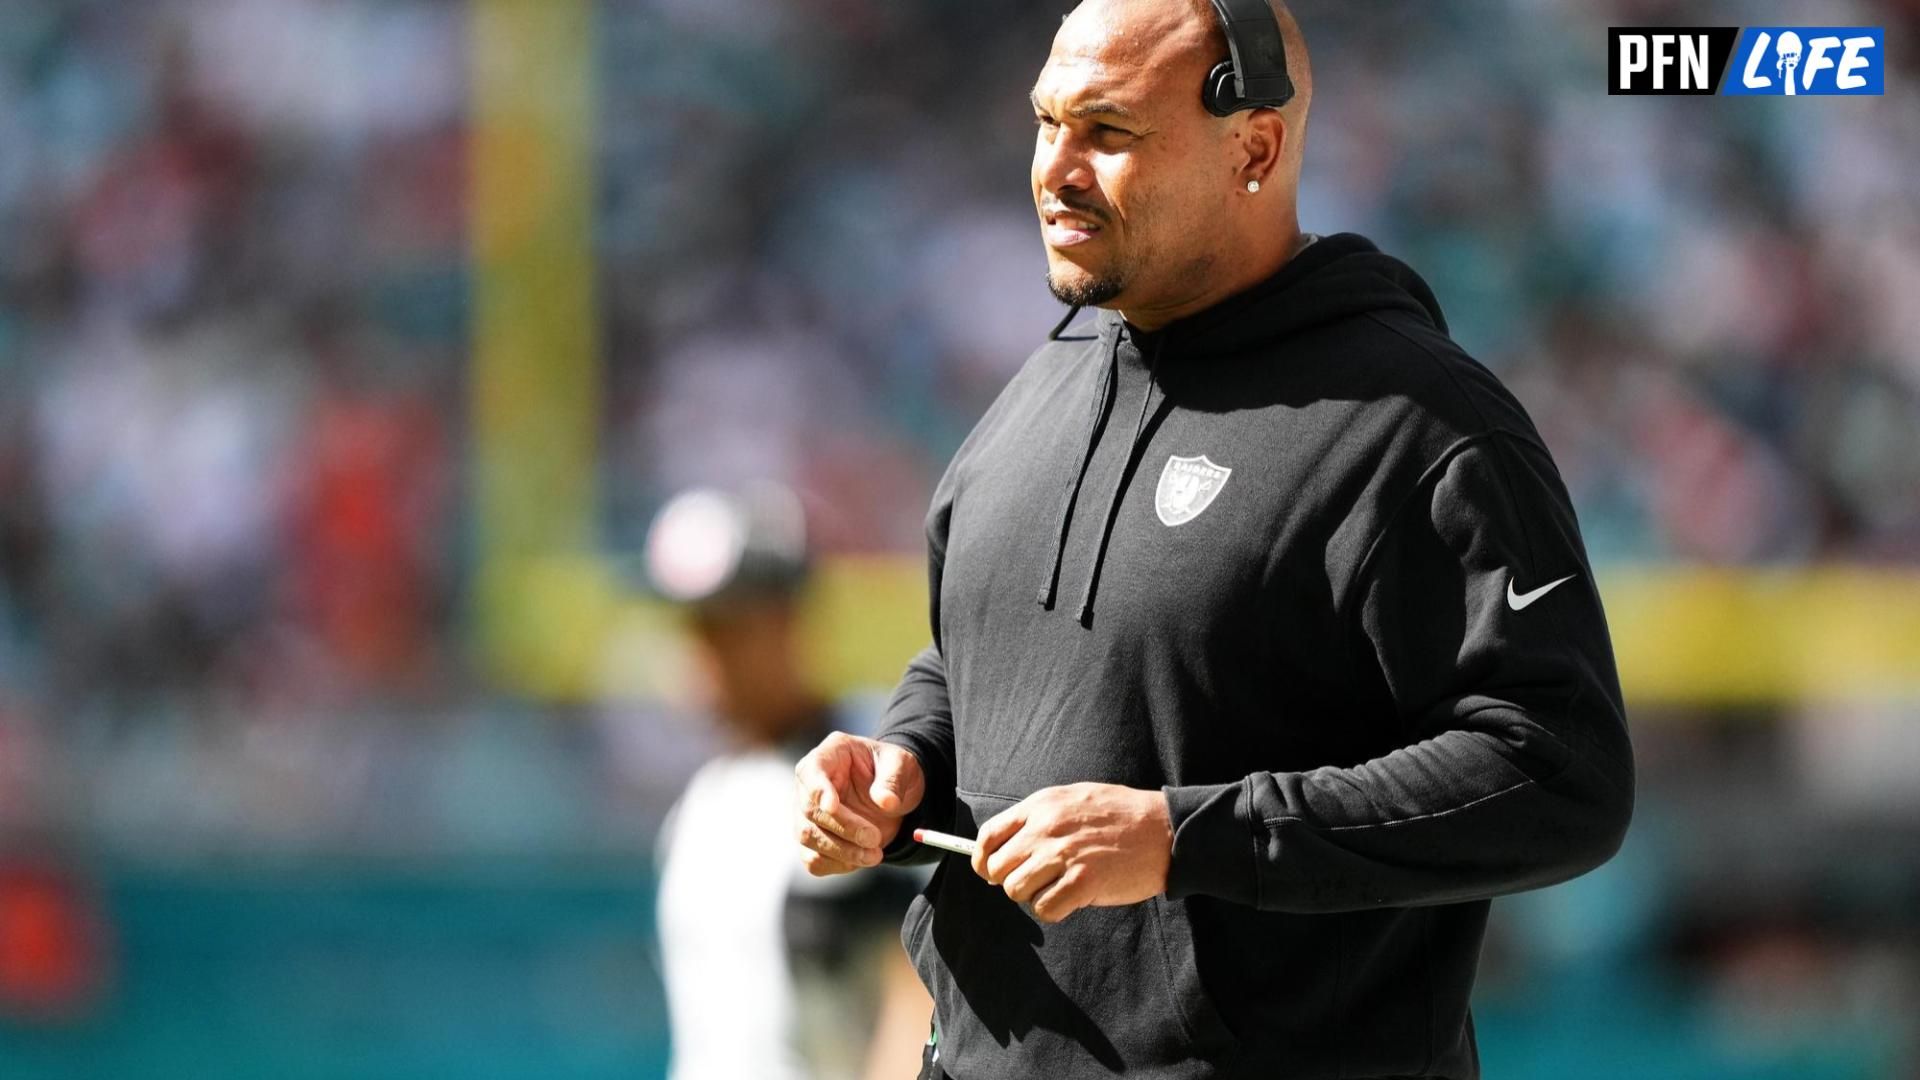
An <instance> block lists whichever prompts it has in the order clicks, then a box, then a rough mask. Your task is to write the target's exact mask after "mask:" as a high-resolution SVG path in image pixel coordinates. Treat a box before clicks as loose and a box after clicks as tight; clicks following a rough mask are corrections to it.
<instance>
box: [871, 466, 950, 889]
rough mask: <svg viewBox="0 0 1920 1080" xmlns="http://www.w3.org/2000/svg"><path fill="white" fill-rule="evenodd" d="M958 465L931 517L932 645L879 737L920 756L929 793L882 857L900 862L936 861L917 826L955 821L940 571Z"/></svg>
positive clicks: (906, 679)
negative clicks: (915, 832) (918, 835)
mask: <svg viewBox="0 0 1920 1080" xmlns="http://www.w3.org/2000/svg"><path fill="white" fill-rule="evenodd" d="M957 471H958V470H957V467H950V468H949V469H948V470H947V475H946V477H945V478H943V479H942V480H941V481H940V486H939V488H938V489H936V490H935V491H934V495H933V509H932V510H931V511H930V512H929V513H928V515H927V595H928V607H929V615H930V617H931V620H932V623H933V643H932V644H931V645H928V646H927V647H926V648H924V649H922V650H920V654H919V655H918V656H915V657H914V658H913V659H912V660H911V661H909V662H908V663H907V671H906V674H905V675H903V676H902V677H901V679H900V685H899V686H897V687H895V688H894V691H893V698H892V699H891V700H890V701H889V702H888V703H887V713H886V717H885V719H884V720H882V721H881V724H880V731H879V733H878V735H877V736H876V737H877V738H878V739H879V740H880V741H881V742H889V743H893V744H895V745H896V746H902V747H905V748H906V749H907V750H908V751H910V752H912V754H913V756H914V757H915V758H917V759H919V762H920V771H921V773H922V775H923V776H924V777H925V779H926V794H925V795H924V796H922V797H921V800H920V805H919V807H917V808H916V809H914V810H913V811H912V812H910V813H909V814H907V816H906V819H905V820H904V821H902V822H901V824H900V832H899V833H898V834H897V835H896V836H895V837H894V839H893V842H892V843H890V844H888V845H887V846H886V848H885V849H884V850H883V852H882V853H881V857H882V861H884V862H888V863H898V864H914V863H926V862H935V861H937V860H938V859H939V858H940V855H941V852H940V851H939V850H937V849H935V848H929V847H927V846H925V845H923V844H917V843H914V841H913V830H914V829H916V828H920V827H921V826H926V827H927V828H932V829H939V830H941V831H942V832H945V831H948V830H950V829H951V828H952V825H953V785H954V777H955V775H956V773H955V768H956V766H955V761H954V749H953V705H952V702H951V701H950V700H949V698H948V696H947V665H946V660H945V658H944V657H942V656H941V654H940V575H941V571H942V569H943V568H944V566H945V564H946V556H947V526H948V522H949V520H950V519H951V518H952V515H953V490H954V485H955V476H956V474H957Z"/></svg>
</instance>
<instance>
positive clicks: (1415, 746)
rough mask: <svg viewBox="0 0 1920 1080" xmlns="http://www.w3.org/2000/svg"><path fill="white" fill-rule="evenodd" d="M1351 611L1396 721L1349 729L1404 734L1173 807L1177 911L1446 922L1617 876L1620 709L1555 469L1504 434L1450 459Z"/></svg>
mask: <svg viewBox="0 0 1920 1080" xmlns="http://www.w3.org/2000/svg"><path fill="white" fill-rule="evenodd" d="M1347 592H1348V598H1349V599H1348V603H1347V608H1346V610H1347V612H1348V613H1349V614H1348V615H1347V616H1346V617H1347V618H1348V619H1349V620H1350V621H1352V622H1353V623H1355V624H1357V625H1356V627H1355V633H1356V640H1357V642H1358V646H1357V647H1358V650H1359V651H1360V653H1361V655H1362V656H1364V657H1367V659H1368V660H1370V661H1371V662H1372V663H1373V664H1376V665H1377V669H1378V672H1379V674H1380V676H1381V677H1382V678H1383V680H1384V683H1385V686H1386V690H1387V694H1388V697H1389V698H1390V700H1391V711H1392V715H1389V716H1368V717H1364V718H1350V719H1357V720H1359V722H1363V723H1369V724H1380V723H1384V724H1389V725H1391V726H1392V729H1393V730H1394V731H1395V733H1396V736H1395V737H1396V738H1397V739H1400V740H1404V742H1403V743H1402V745H1401V748H1400V749H1397V750H1394V751H1392V752H1391V753H1388V754H1385V755H1384V756H1382V757H1379V758H1376V759H1374V760H1372V761H1367V762H1364V763H1361V764H1357V765H1353V766H1350V767H1344V768H1320V769H1313V770H1310V771H1305V772H1256V773H1253V774H1252V775H1250V776H1247V777H1246V778H1244V779H1243V780H1241V781H1239V782H1237V783H1230V784H1221V785H1204V786H1195V787H1174V788H1168V789H1166V792H1167V799H1168V805H1169V809H1170V811H1171V815H1172V818H1173V824H1174V844H1173V864H1172V869H1171V871H1170V873H1169V876H1168V884H1167V893H1168V895H1170V896H1175V897H1178V896H1185V895H1190V894H1195V893H1204V894H1209V895H1214V896H1220V897H1224V898H1226V899H1229V900H1233V901H1237V902H1239V903H1244V904H1250V905H1253V906H1255V907H1258V908H1262V909H1266V910H1272V911H1290V912H1332V911H1351V910H1359V909H1364V908H1371V907H1379V906H1411V905H1418V904H1439V903H1450V902H1456V901H1463V900H1472V899H1482V898H1486V897H1491V896H1496V895H1500V894H1504V893H1511V892H1516V891H1520V890H1523V889H1530V888H1537V887H1540V886H1544V885H1550V884H1553V883H1555V882H1559V881H1563V880H1566V879H1567V878H1571V877H1574V876H1577V875H1579V874H1581V873H1584V872H1586V871H1587V870H1590V869H1592V868H1593V867H1595V866H1598V865H1599V864H1600V863H1602V862H1605V861H1606V860H1607V859H1608V858H1609V857H1611V856H1612V854H1613V852H1614V851H1615V850H1617V849H1618V847H1619V845H1620V842H1621V839H1622V837H1623V836H1624V834H1625V830H1626V825H1627V820H1628V818H1629V816H1630V815H1631V812H1632V803H1633V765H1632V757H1631V751H1630V748H1629V746H1628V741H1627V730H1626V720H1625V711H1624V708H1623V706H1622V703H1621V696H1620V687H1619V679H1618V677H1617V675H1616V674H1615V671H1614V663H1613V649H1612V645H1611V643H1610V641H1609V639H1608V636H1607V628H1606V619H1605V615H1604V613H1603V612H1602V611H1601V607H1600V597H1599V593H1598V591H1597V590H1596V588H1595V586H1594V581H1593V574H1592V570H1591V569H1590V568H1589V567H1588V565H1587V562H1586V557H1585V554H1584V551H1583V548H1582V546H1581V543H1580V537H1579V532H1578V526H1577V524H1576V523H1575V520H1574V514H1573V508H1572V505H1571V502H1570V500H1569V499H1568V497H1567V494H1566V491H1565V489H1564V488H1563V486H1562V485H1561V483H1560V480H1559V477H1558V474H1557V473H1556V472H1555V471H1554V468H1553V465H1552V463H1551V461H1550V460H1549V459H1548V458H1547V456H1546V454H1545V452H1544V451H1543V450H1541V449H1539V448H1538V447H1535V446H1533V445H1532V444H1531V443H1529V442H1527V441H1524V440H1522V439H1520V438H1518V437H1516V436H1511V435H1505V434H1492V435H1485V436H1480V437H1477V438H1475V439H1472V440H1468V441H1466V442H1464V443H1462V444H1460V445H1459V446H1457V447H1456V448H1455V449H1454V450H1453V451H1452V452H1451V453H1450V454H1449V455H1448V456H1447V457H1446V458H1444V459H1443V460H1442V461H1441V462H1439V463H1437V464H1436V465H1434V466H1433V467H1432V468H1430V469H1429V470H1428V471H1427V474H1426V476H1425V477H1424V478H1423V480H1422V483H1421V485H1420V487H1419V488H1418V489H1417V490H1416V492H1415V493H1414V494H1413V496H1412V497H1411V498H1410V499H1409V500H1408V502H1407V503H1406V504H1405V505H1404V506H1403V508H1402V509H1401V510H1400V511H1399V513H1398V514H1397V516H1396V518H1395V519H1394V520H1393V521H1392V522H1390V523H1389V524H1388V525H1387V526H1386V527H1385V529H1384V531H1383V532H1382V534H1381V535H1380V537H1379V538H1378V539H1377V540H1376V541H1375V542H1374V544H1373V546H1372V548H1371V550H1370V551H1369V552H1368V553H1367V555H1366V556H1365V557H1364V560H1363V562H1362V563H1361V565H1360V567H1359V568H1358V570H1357V571H1356V576H1355V579H1354V581H1353V582H1352V583H1351V586H1350V587H1349V589H1348V590H1347ZM1368 654H1370V656H1368ZM1330 721H1331V722H1348V721H1343V720H1340V719H1339V718H1330Z"/></svg>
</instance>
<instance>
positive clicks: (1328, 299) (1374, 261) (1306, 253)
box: [1100, 233, 1447, 357]
mask: <svg viewBox="0 0 1920 1080" xmlns="http://www.w3.org/2000/svg"><path fill="white" fill-rule="evenodd" d="M1386 311H1404V312H1408V313H1410V314H1413V315H1415V316H1418V317H1419V318H1422V319H1424V320H1426V321H1427V322H1430V323H1432V324H1433V326H1434V328H1435V329H1436V330H1439V331H1440V332H1441V333H1443V334H1444V333H1446V332H1447V320H1446V316H1445V315H1444V314H1442V313H1441V311H1440V302H1439V301H1438V300H1436V299H1435V298H1434V295H1433V290H1432V289H1431V288H1429V287H1428V286H1427V283H1426V282H1425V281H1424V280H1422V279H1421V277H1420V275H1419V274H1416V273H1414V272H1413V269H1412V268H1411V267H1409V266H1408V265H1407V264H1406V263H1403V262H1401V261H1400V260H1399V259H1396V258H1394V257H1393V256H1391V255H1388V254H1386V253H1384V252H1382V251H1381V250H1380V249H1379V248H1378V247H1376V246H1374V243H1373V241H1371V240H1368V239H1367V238H1366V237H1364V236H1361V235H1359V234H1358V233H1335V234H1334V235H1332V236H1324V237H1321V238H1320V239H1318V240H1315V241H1314V242H1313V243H1311V244H1308V245H1307V247H1306V248H1305V250H1303V251H1301V252H1300V253H1299V254H1298V255H1295V256H1294V257H1293V258H1291V259H1289V260H1287V263H1286V265H1285V266H1282V267H1281V268H1280V269H1279V270H1278V271H1276V272H1275V273H1274V274H1273V276H1272V277H1269V278H1267V279H1266V280H1265V281H1262V282H1261V283H1260V284H1258V285H1255V286H1254V287H1252V288H1250V289H1248V290H1246V291H1245V292H1242V293H1239V294H1237V295H1235V296H1231V297H1229V298H1227V299H1226V300H1223V301H1221V302H1220V303H1218V304H1215V305H1214V306H1213V307H1210V308H1208V309H1207V310H1205V311H1202V312H1200V313H1198V314H1196V315H1191V316H1188V317H1187V318H1185V319H1182V320H1180V321H1179V322H1176V323H1173V324H1171V325H1169V326H1166V327H1164V328H1162V329H1161V330H1158V331H1154V332H1152V333H1145V332H1140V331H1132V332H1134V333H1136V334H1138V336H1139V337H1140V338H1141V340H1142V341H1143V342H1146V341H1152V340H1154V339H1164V348H1165V349H1166V350H1167V351H1168V352H1169V354H1170V355H1178V356H1181V357H1191V356H1196V355H1214V354H1221V353H1233V352H1239V351H1243V350H1246V349H1252V348H1259V347H1262V346H1268V345H1273V344H1276V343H1278V342H1280V341H1281V340H1283V339H1285V338H1288V337H1291V336H1293V335H1295V334H1299V333H1302V332H1304V331H1307V330H1311V329H1313V328H1314V327H1317V326H1321V325H1324V324H1326V323H1331V322H1338V321H1339V320H1341V319H1348V318H1353V317H1354V316H1358V315H1366V314H1371V313H1375V312H1386ZM1125 325H1126V323H1125V320H1124V319H1122V318H1121V317H1120V315H1119V313H1118V312H1114V311H1102V312H1101V313H1100V331H1101V337H1102V338H1103V339H1104V340H1106V341H1108V342H1111V341H1112V340H1113V336H1114V335H1115V334H1117V333H1119V332H1120V329H1121V328H1122V327H1123V326H1125Z"/></svg>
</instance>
